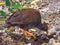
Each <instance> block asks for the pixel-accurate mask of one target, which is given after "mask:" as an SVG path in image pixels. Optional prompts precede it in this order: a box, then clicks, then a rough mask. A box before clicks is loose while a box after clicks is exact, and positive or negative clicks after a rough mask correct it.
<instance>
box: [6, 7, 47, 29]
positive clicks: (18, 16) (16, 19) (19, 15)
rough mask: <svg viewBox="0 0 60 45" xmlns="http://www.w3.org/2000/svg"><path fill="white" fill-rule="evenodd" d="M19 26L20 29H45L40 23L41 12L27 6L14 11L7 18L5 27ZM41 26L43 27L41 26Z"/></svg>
mask: <svg viewBox="0 0 60 45" xmlns="http://www.w3.org/2000/svg"><path fill="white" fill-rule="evenodd" d="M10 26H19V27H20V28H22V29H28V28H31V27H38V28H41V29H43V30H44V29H45V30H47V27H46V26H45V27H46V28H45V27H44V26H43V25H42V23H41V14H40V12H39V11H38V10H36V9H32V8H28V9H21V10H18V11H16V12H14V13H13V14H12V15H11V16H10V17H9V18H8V22H7V23H6V24H5V27H10ZM42 27H43V28H42Z"/></svg>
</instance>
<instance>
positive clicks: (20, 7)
mask: <svg viewBox="0 0 60 45" xmlns="http://www.w3.org/2000/svg"><path fill="white" fill-rule="evenodd" d="M12 4H13V6H14V9H16V10H19V9H22V5H21V4H20V3H12Z"/></svg>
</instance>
